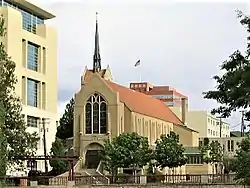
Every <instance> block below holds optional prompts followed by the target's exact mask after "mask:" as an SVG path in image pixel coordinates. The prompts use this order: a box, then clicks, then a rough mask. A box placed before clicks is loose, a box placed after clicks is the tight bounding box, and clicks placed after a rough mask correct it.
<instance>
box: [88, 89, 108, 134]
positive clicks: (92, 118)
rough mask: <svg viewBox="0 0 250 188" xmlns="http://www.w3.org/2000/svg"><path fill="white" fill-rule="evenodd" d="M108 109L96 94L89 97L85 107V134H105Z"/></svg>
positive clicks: (101, 98)
mask: <svg viewBox="0 0 250 188" xmlns="http://www.w3.org/2000/svg"><path fill="white" fill-rule="evenodd" d="M107 116H108V108H107V102H106V101H105V99H104V98H103V97H102V96H101V95H98V94H94V95H91V96H90V97H89V99H88V100H87V103H86V105H85V133H86V134H106V133H107V124H108V123H107V122H108V121H107Z"/></svg>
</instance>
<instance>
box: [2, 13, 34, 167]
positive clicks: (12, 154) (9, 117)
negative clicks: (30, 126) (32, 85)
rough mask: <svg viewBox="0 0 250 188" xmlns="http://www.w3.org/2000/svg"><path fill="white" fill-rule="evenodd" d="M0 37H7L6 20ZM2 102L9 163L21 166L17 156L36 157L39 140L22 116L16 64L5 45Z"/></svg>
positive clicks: (3, 130)
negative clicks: (16, 89) (16, 88)
mask: <svg viewBox="0 0 250 188" xmlns="http://www.w3.org/2000/svg"><path fill="white" fill-rule="evenodd" d="M0 36H1V38H3V37H5V28H4V19H3V17H1V18H0ZM0 64H1V66H0V67H1V72H0V74H1V75H0V77H1V80H0V87H1V94H0V101H1V102H2V106H3V109H4V112H5V115H4V124H3V125H2V126H1V130H2V133H1V134H2V135H3V137H4V138H5V139H6V144H7V146H8V147H7V149H6V155H7V158H8V163H12V164H13V163H15V164H20V160H18V159H17V158H16V157H17V156H31V155H34V154H35V152H36V149H37V143H38V140H39V138H38V137H37V134H36V133H33V134H31V133H28V132H27V131H26V128H27V125H26V123H25V121H24V118H23V116H22V104H21V101H20V99H19V98H18V97H17V96H16V94H15V84H16V83H17V78H16V75H15V67H16V65H15V62H13V61H12V60H11V58H10V57H8V54H7V53H6V51H5V47H4V45H3V43H1V44H0Z"/></svg>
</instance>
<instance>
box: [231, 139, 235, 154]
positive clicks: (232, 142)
mask: <svg viewBox="0 0 250 188" xmlns="http://www.w3.org/2000/svg"><path fill="white" fill-rule="evenodd" d="M233 151H234V141H233V140H231V152H233Z"/></svg>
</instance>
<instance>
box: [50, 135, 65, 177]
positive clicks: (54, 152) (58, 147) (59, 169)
mask: <svg viewBox="0 0 250 188" xmlns="http://www.w3.org/2000/svg"><path fill="white" fill-rule="evenodd" d="M50 154H51V156H53V157H63V156H65V155H66V149H65V146H64V143H63V141H62V140H61V139H59V138H56V140H55V142H53V143H52V147H51V151H50ZM50 166H51V167H52V168H53V170H52V171H53V173H54V174H55V175H59V174H62V173H64V172H66V171H67V170H68V164H67V161H50Z"/></svg>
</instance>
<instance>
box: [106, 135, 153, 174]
mask: <svg viewBox="0 0 250 188" xmlns="http://www.w3.org/2000/svg"><path fill="white" fill-rule="evenodd" d="M151 158H152V150H151V149H149V144H148V138H146V137H143V136H140V135H138V134H137V133H123V134H120V135H119V136H118V137H115V138H114V139H113V140H112V141H106V142H105V145H104V150H103V162H104V164H105V166H106V167H105V168H106V169H107V170H108V171H111V172H114V171H116V170H117V168H119V167H120V168H133V169H134V170H135V169H136V168H142V167H143V166H145V165H146V164H147V163H148V162H149V161H150V160H151Z"/></svg>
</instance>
